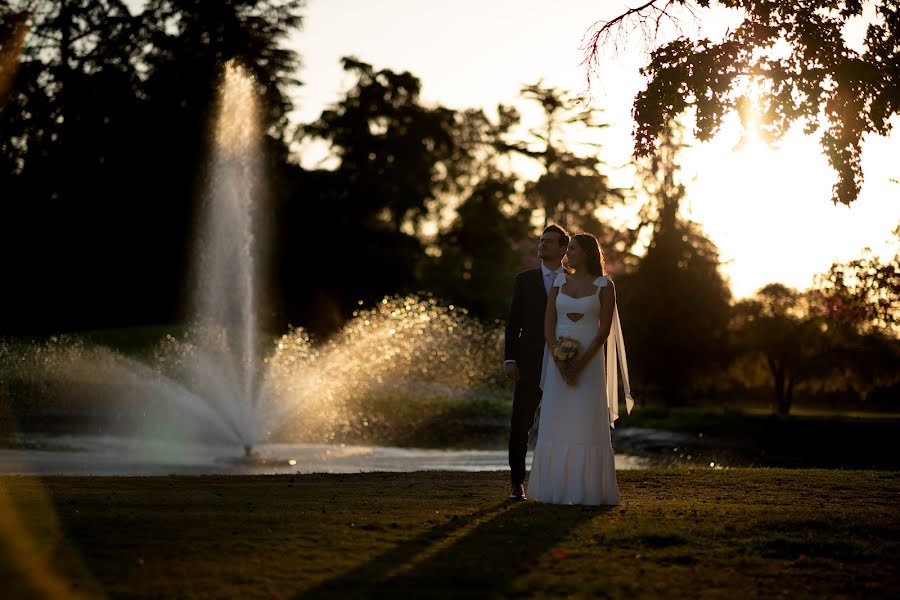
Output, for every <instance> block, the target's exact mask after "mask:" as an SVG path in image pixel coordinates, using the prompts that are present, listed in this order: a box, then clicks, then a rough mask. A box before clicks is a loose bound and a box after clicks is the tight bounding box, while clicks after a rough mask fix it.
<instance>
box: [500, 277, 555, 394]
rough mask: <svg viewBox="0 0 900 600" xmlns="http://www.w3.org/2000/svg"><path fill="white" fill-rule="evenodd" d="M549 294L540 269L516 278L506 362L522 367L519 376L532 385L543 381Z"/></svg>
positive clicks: (510, 311)
mask: <svg viewBox="0 0 900 600" xmlns="http://www.w3.org/2000/svg"><path fill="white" fill-rule="evenodd" d="M546 308H547V292H545V291H544V276H543V274H542V273H541V269H540V267H538V268H537V269H528V270H527V271H522V272H521V273H519V274H517V275H516V281H515V284H514V285H513V294H512V301H511V302H510V304H509V316H508V317H507V319H506V340H505V344H504V348H503V356H504V360H514V361H516V363H518V365H519V376H520V377H521V378H522V379H523V380H525V381H526V382H530V383H537V382H538V381H539V380H540V377H541V366H542V365H541V363H542V361H543V357H544V311H545V310H546Z"/></svg>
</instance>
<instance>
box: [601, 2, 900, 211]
mask: <svg viewBox="0 0 900 600" xmlns="http://www.w3.org/2000/svg"><path fill="white" fill-rule="evenodd" d="M867 4H869V3H866V2H863V1H862V0H845V1H843V2H834V1H832V0H810V1H808V2H783V1H781V0H649V1H648V2H645V3H644V4H642V5H640V6H637V7H635V8H632V9H629V10H627V11H625V12H624V13H622V14H620V15H619V16H617V17H615V18H614V19H612V20H610V21H604V22H599V23H597V24H596V25H595V28H594V30H593V32H592V34H591V35H590V38H589V43H588V44H587V56H586V59H585V63H586V64H587V65H594V66H596V65H598V64H599V56H600V52H601V48H602V47H603V45H604V44H608V43H610V42H611V41H612V40H614V39H615V38H616V37H617V36H619V35H623V33H624V32H627V31H631V30H633V29H635V28H638V29H643V31H644V32H645V35H647V36H649V37H648V41H650V42H651V43H652V42H653V41H654V39H655V38H654V37H653V36H655V35H656V33H658V32H659V29H660V27H661V26H662V25H663V24H664V23H666V22H670V21H672V20H674V19H677V12H678V11H677V9H678V8H679V7H683V8H687V9H689V10H696V9H697V8H698V7H701V8H707V7H710V6H712V5H719V6H724V7H729V8H736V9H740V10H741V11H743V15H744V20H743V22H742V23H741V24H740V26H738V27H737V28H735V29H734V30H730V31H728V32H727V33H726V34H725V36H724V37H723V39H722V40H721V41H719V42H714V41H712V40H710V39H697V40H692V39H689V38H687V37H685V36H683V35H681V36H679V37H677V38H676V39H675V40H673V41H671V42H669V43H666V44H663V45H662V46H660V47H658V48H656V49H654V50H653V51H652V52H651V54H650V59H649V63H648V64H647V65H646V66H645V67H644V68H643V69H642V71H641V72H642V74H643V75H645V76H646V77H647V80H648V83H647V87H646V89H644V90H643V91H641V92H639V93H638V95H637V96H636V97H635V100H634V110H633V113H634V119H635V154H636V155H637V156H646V155H648V154H651V153H652V152H653V151H654V148H655V147H656V139H657V136H658V135H659V134H660V133H661V132H663V131H664V130H665V129H666V127H667V124H668V123H669V121H670V120H671V119H673V118H674V117H676V116H677V115H679V114H681V113H683V112H685V111H687V110H688V109H693V110H694V111H696V128H695V134H696V135H697V137H698V138H699V139H701V140H707V139H710V138H711V137H712V136H714V135H715V134H716V133H717V131H718V130H719V128H720V126H721V125H722V122H723V119H724V117H725V115H726V114H728V113H730V112H733V111H735V110H739V109H741V108H742V107H743V106H746V105H747V104H748V103H754V104H758V106H759V110H760V115H761V118H760V128H761V130H762V133H763V135H764V137H766V138H768V139H770V140H777V139H779V138H781V137H782V136H783V135H784V134H785V133H786V132H787V131H788V129H789V128H790V127H791V125H793V124H794V123H801V124H802V125H803V127H804V131H805V132H806V133H807V134H813V133H816V132H820V144H821V147H822V149H823V152H824V153H825V155H826V156H827V157H828V160H829V162H830V164H831V166H832V167H833V168H834V170H835V171H836V173H837V183H835V185H834V187H833V195H832V200H833V201H834V202H835V203H837V202H840V203H843V204H847V205H849V204H851V203H852V202H853V201H854V200H856V198H857V197H858V195H859V191H860V187H861V186H862V182H863V171H862V165H861V160H860V159H861V154H862V141H863V139H864V138H865V136H866V135H869V134H877V135H882V136H887V135H888V134H890V132H891V131H892V122H891V119H892V117H894V116H895V115H897V114H900V71H898V70H897V64H900V43H898V42H900V3H898V2H897V0H882V1H880V2H876V3H872V4H873V5H874V10H875V13H876V18H875V19H874V20H873V21H872V22H871V23H869V25H868V28H867V30H866V35H865V39H864V41H863V49H862V50H861V51H857V50H855V49H853V48H851V47H850V45H849V44H848V42H847V40H846V39H845V37H844V32H845V30H846V27H847V25H848V23H849V22H850V21H851V20H853V19H856V18H860V17H862V16H863V11H864V8H865V6H866V5H867ZM590 68H591V67H590V66H589V69H590ZM589 76H590V74H589ZM751 88H752V89H753V91H755V93H756V94H758V97H757V98H755V99H754V98H753V97H752V94H751Z"/></svg>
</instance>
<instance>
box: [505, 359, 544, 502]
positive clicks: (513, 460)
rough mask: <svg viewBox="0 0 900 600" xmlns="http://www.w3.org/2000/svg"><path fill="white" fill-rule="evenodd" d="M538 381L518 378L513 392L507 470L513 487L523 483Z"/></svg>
mask: <svg viewBox="0 0 900 600" xmlns="http://www.w3.org/2000/svg"><path fill="white" fill-rule="evenodd" d="M541 395H542V392H541V388H540V380H539V379H536V378H533V377H529V378H527V379H526V378H520V379H519V381H517V382H516V387H515V389H514V390H513V408H512V420H511V421H510V428H509V470H510V474H511V476H512V483H513V485H518V484H521V483H525V456H526V455H527V454H528V432H529V431H531V428H532V426H533V425H534V416H535V413H537V409H538V406H539V405H540V403H541Z"/></svg>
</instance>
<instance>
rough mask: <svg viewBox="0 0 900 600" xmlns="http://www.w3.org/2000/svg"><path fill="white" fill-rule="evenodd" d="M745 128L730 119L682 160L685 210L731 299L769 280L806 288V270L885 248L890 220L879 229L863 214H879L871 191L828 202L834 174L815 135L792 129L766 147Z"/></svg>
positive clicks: (879, 201)
mask: <svg viewBox="0 0 900 600" xmlns="http://www.w3.org/2000/svg"><path fill="white" fill-rule="evenodd" d="M749 125H750V126H749V127H746V128H744V131H743V132H741V129H742V128H741V127H740V125H739V124H737V123H735V124H734V127H732V128H731V130H730V132H723V134H722V135H720V136H719V137H717V138H716V139H715V140H713V141H711V142H709V143H705V144H699V145H698V146H696V147H695V148H693V149H692V150H691V151H689V153H688V158H687V159H686V161H685V163H686V164H685V166H687V167H688V172H691V173H694V174H695V179H694V181H693V182H691V184H690V185H689V203H688V209H689V211H690V213H691V214H692V215H693V216H694V218H695V219H696V220H698V221H699V222H701V223H702V224H703V226H704V229H705V231H706V233H707V235H709V236H710V237H711V238H712V239H713V240H714V241H715V242H716V243H717V244H718V246H719V250H720V252H721V255H722V258H723V259H724V261H725V263H726V264H725V268H724V270H725V273H726V275H727V276H728V277H729V279H730V281H731V285H732V290H733V292H734V294H735V296H736V297H739V298H740V297H744V296H748V295H752V294H753V293H754V292H755V291H757V290H758V289H759V288H761V287H762V286H764V285H766V284H767V283H770V282H774V281H780V282H783V283H785V284H787V285H790V286H793V287H797V288H801V289H802V288H805V287H808V286H809V285H811V284H812V283H813V276H812V275H811V274H813V273H820V272H824V271H826V270H827V269H828V268H829V267H830V266H831V262H833V261H835V260H847V259H849V258H852V257H855V256H858V255H859V254H860V253H861V251H862V249H863V247H865V246H871V247H873V248H876V249H877V248H878V247H879V245H884V243H885V241H886V239H887V236H888V235H889V234H890V231H891V229H892V228H893V227H894V226H896V222H894V223H893V225H891V224H890V222H886V224H885V231H884V232H883V233H879V232H875V231H873V230H872V228H871V222H867V221H866V217H867V216H870V214H871V213H872V212H873V210H872V209H873V208H876V209H879V208H880V210H881V211H882V212H884V209H885V207H886V206H887V204H888V203H887V200H886V199H885V198H883V197H881V198H872V197H871V196H872V195H871V194H870V197H868V198H861V199H860V200H859V201H857V203H855V204H854V206H853V207H852V209H848V208H847V207H845V206H834V205H833V204H832V203H831V202H830V198H831V187H832V185H833V183H834V181H835V174H834V172H833V171H832V170H831V167H830V166H829V165H828V162H827V160H826V158H825V157H824V156H823V155H822V153H821V149H820V148H819V146H818V144H817V141H816V139H815V138H812V137H809V136H805V135H803V133H802V132H801V131H799V130H791V131H790V132H789V133H788V134H787V135H786V136H785V137H784V138H783V139H782V140H780V141H779V142H778V144H777V145H774V146H770V145H768V144H766V143H765V142H764V141H763V140H762V139H761V137H760V135H759V133H758V131H757V130H756V128H755V127H753V126H752V125H753V123H752V120H751V121H750V123H749ZM867 183H868V182H867ZM873 205H874V206H873ZM879 205H880V206H879ZM885 217H887V221H891V217H890V216H889V215H885ZM893 221H896V218H894V219H893ZM876 252H877V250H876Z"/></svg>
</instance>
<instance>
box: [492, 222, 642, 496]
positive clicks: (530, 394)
mask: <svg viewBox="0 0 900 600" xmlns="http://www.w3.org/2000/svg"><path fill="white" fill-rule="evenodd" d="M538 256H539V257H540V259H541V266H540V268H538V269H530V270H528V271H523V272H521V273H519V274H518V275H516V280H515V285H514V287H513V296H512V302H511V303H510V308H509V318H508V319H507V322H506V342H505V348H504V354H505V356H504V362H505V364H504V370H505V372H506V376H507V378H509V379H511V380H513V381H515V391H514V392H513V413H512V423H511V425H512V426H511V431H510V436H509V466H510V469H511V471H512V491H511V494H510V498H512V499H518V500H524V499H525V455H526V453H527V449H528V431H529V430H530V429H531V426H532V425H533V424H534V416H535V412H536V411H537V408H538V405H541V418H540V423H539V426H538V440H537V445H536V447H535V449H534V457H533V460H532V464H531V475H530V477H529V481H528V493H529V495H530V496H531V497H532V498H534V499H536V500H539V501H541V502H552V503H554V504H588V505H600V504H605V505H611V504H618V503H619V488H618V485H617V484H616V465H615V457H614V456H613V450H612V441H611V438H610V427H612V426H613V423H614V422H615V420H616V418H618V410H617V401H618V389H617V377H616V376H617V367H619V366H621V371H622V383H623V388H624V391H625V399H626V406H627V409H628V412H631V407H632V405H633V400H632V399H631V394H630V390H629V385H628V367H627V363H626V360H625V348H624V343H623V341H622V333H621V327H620V325H619V318H618V311H617V309H616V292H615V286H614V285H613V282H612V280H611V279H610V278H609V277H607V276H606V266H605V263H604V260H603V253H602V251H601V250H600V245H599V244H598V243H597V239H596V238H595V237H594V236H592V235H590V234H588V233H579V234H576V235H574V236H572V238H571V239H570V238H569V234H568V233H567V232H566V231H565V230H564V229H563V228H562V227H560V226H558V225H550V226H548V227H547V228H546V229H544V232H543V234H542V235H541V239H540V242H539V243H538ZM563 257H565V258H566V263H567V267H568V268H566V267H564V266H563V264H562V260H563ZM562 338H571V339H574V340H577V342H578V346H579V347H578V350H577V353H576V354H575V356H574V357H572V358H569V359H567V360H560V358H559V357H557V356H555V355H557V354H558V353H559V350H560V340H561V339H562ZM607 338H609V343H608V344H607ZM604 344H605V345H606V354H605V357H604V352H603V348H604ZM617 363H618V364H617ZM607 375H608V377H607ZM542 396H543V401H542Z"/></svg>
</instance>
